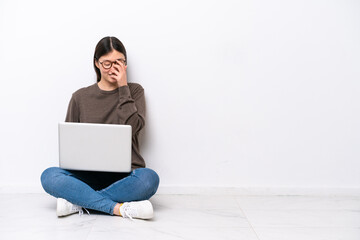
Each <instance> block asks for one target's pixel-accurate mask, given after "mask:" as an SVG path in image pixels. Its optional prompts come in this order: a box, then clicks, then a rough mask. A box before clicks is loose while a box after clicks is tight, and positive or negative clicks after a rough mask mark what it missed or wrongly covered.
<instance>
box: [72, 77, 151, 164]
mask: <svg viewBox="0 0 360 240" xmlns="http://www.w3.org/2000/svg"><path fill="white" fill-rule="evenodd" d="M65 121H66V122H82V123H106V124H125V125H131V127H132V152H131V159H132V169H136V168H140V167H145V161H144V159H143V157H142V156H141V155H140V151H139V141H138V135H139V132H140V130H141V129H142V128H143V127H144V125H145V97H144V89H143V88H142V86H141V85H140V84H137V83H128V86H122V87H119V88H117V89H115V90H112V91H103V90H101V89H100V88H99V86H98V85H97V83H95V84H93V85H91V86H89V87H85V88H81V89H79V90H77V91H76V92H75V93H73V95H72V98H71V99H70V103H69V107H68V111H67V115H66V119H65Z"/></svg>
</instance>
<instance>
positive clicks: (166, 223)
mask: <svg viewBox="0 0 360 240" xmlns="http://www.w3.org/2000/svg"><path fill="white" fill-rule="evenodd" d="M151 202H152V203H153V205H154V210H155V218H154V219H153V220H151V221H143V220H135V221H134V222H132V221H130V220H128V219H123V218H120V217H113V216H108V215H103V214H100V213H97V214H91V215H90V216H89V215H82V216H79V215H71V216H68V217H64V218H57V217H56V215H55V205H56V200H55V199H54V198H52V197H50V196H48V195H46V194H0V239H1V240H5V239H62V240H63V239H79V240H80V239H115V238H116V239H127V240H128V239H164V240H172V239H206V240H211V239H221V240H222V239H241V240H282V239H284V240H298V239H299V240H312V239H314V240H315V239H316V240H321V239H324V240H335V239H339V240H340V239H344V240H345V239H346V240H359V239H360V196H354V197H350V196H346V197H345V196H342V197H340V196H339V197H325V196H321V197H304V196H258V197H256V196H254V197H252V196H249V197H246V196H206V195H156V196H155V197H153V198H152V199H151Z"/></svg>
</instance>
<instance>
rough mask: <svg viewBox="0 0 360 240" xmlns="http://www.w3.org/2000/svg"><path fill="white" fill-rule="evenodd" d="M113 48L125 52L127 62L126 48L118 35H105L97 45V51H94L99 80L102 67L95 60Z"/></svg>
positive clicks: (98, 79)
mask: <svg viewBox="0 0 360 240" xmlns="http://www.w3.org/2000/svg"><path fill="white" fill-rule="evenodd" d="M113 50H116V51H118V52H121V53H122V54H124V56H125V64H126V63H127V57H126V50H125V47H124V45H123V44H122V42H121V41H120V40H119V39H117V38H116V37H104V38H103V39H101V40H100V41H99V42H98V44H97V45H96V47H95V53H94V69H95V72H96V78H97V81H98V82H100V79H101V73H100V69H99V68H97V67H96V65H95V61H98V60H99V58H101V56H104V55H106V54H108V53H109V52H111V51H113Z"/></svg>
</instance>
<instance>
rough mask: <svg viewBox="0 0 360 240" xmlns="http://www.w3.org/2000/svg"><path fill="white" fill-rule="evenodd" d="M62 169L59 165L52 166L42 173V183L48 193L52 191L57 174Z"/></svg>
mask: <svg viewBox="0 0 360 240" xmlns="http://www.w3.org/2000/svg"><path fill="white" fill-rule="evenodd" d="M60 171H62V169H61V168H58V167H50V168H47V169H45V171H43V173H42V174H41V177H40V181H41V185H42V187H43V188H44V190H45V191H46V192H47V193H50V194H51V193H52V190H51V189H52V187H53V186H54V185H55V181H56V180H55V176H56V175H57V174H58V173H59V172H60Z"/></svg>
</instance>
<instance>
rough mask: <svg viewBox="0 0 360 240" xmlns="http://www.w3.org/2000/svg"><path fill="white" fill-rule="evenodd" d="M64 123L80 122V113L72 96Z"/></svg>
mask: <svg viewBox="0 0 360 240" xmlns="http://www.w3.org/2000/svg"><path fill="white" fill-rule="evenodd" d="M65 122H80V112H79V108H78V106H77V104H76V101H75V98H74V95H73V96H72V97H71V99H70V102H69V106H68V110H67V114H66V118H65Z"/></svg>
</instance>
